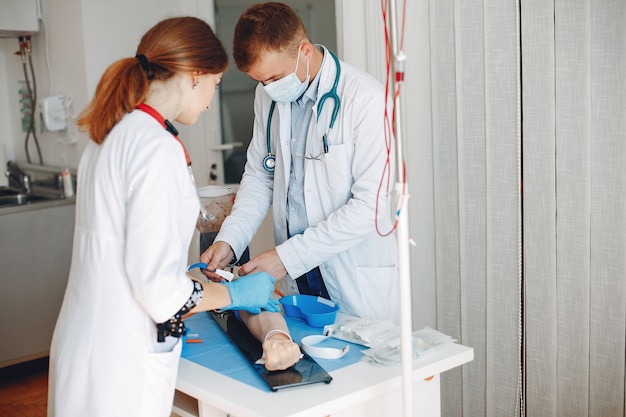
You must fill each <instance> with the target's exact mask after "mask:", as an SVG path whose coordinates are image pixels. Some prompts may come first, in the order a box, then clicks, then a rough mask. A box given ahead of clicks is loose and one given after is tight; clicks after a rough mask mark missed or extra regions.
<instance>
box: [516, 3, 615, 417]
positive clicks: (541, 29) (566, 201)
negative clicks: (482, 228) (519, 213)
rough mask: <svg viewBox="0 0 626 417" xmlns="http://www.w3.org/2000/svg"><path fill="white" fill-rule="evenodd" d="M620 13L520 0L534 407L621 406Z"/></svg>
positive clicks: (548, 410)
mask: <svg viewBox="0 0 626 417" xmlns="http://www.w3.org/2000/svg"><path fill="white" fill-rule="evenodd" d="M625 12H626V4H625V3H624V2H623V1H601V2H593V1H588V0H577V1H557V2H555V3H554V10H551V5H547V4H545V2H541V1H531V2H526V3H523V6H522V27H523V31H522V44H523V45H525V48H524V54H523V57H522V63H523V74H524V81H523V86H524V178H525V180H524V250H525V264H524V265H525V286H526V287H525V288H526V293H525V324H526V327H525V330H526V335H525V336H526V339H525V341H526V346H525V347H526V381H527V389H526V392H527V401H526V404H527V415H528V416H532V417H534V416H563V417H565V416H567V417H569V416H591V417H605V416H606V417H623V416H624V415H625V414H624V352H625V342H624V341H625V339H626V335H625V329H626V322H625V316H626V307H625V306H626V290H625V286H626V265H625V254H626V243H625V240H626V233H625V230H624V229H625V223H626V221H625V220H626V219H625V218H624V217H625V215H626V211H625V208H626V207H625V206H624V205H625V201H624V199H625V197H624V195H625V193H626V181H625V178H626V128H625V122H626V108H625V106H626V104H625V103H626V94H625V87H626V84H625V81H626V74H625V56H626V45H625V40H626V32H625V30H624V22H625V21H626V20H625V19H626V16H625ZM551 22H553V23H552V24H551ZM552 28H553V29H552ZM552 30H553V38H554V43H552V42H551V41H550V37H551V35H552V34H551V31H552ZM551 56H554V59H551ZM552 80H553V81H552ZM552 83H553V85H554V88H551V86H552ZM549 94H554V98H553V99H552V98H550V97H549ZM542 112H544V115H543V117H542ZM551 118H552V119H553V120H550V119H551ZM552 128H554V134H552V133H551V129H552ZM552 144H554V145H552ZM551 146H554V149H551Z"/></svg>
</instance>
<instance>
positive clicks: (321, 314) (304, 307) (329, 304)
mask: <svg viewBox="0 0 626 417" xmlns="http://www.w3.org/2000/svg"><path fill="white" fill-rule="evenodd" d="M278 301H279V302H280V304H281V305H282V306H283V310H284V311H285V314H286V315H287V316H289V317H296V318H300V319H304V320H306V322H307V324H308V325H309V326H311V327H324V326H326V325H329V324H333V323H334V322H335V318H336V317H337V311H339V305H338V304H337V303H335V302H333V301H330V300H328V299H326V298H323V297H317V296H314V295H304V294H294V295H287V296H285V297H283V298H281V299H280V300H278Z"/></svg>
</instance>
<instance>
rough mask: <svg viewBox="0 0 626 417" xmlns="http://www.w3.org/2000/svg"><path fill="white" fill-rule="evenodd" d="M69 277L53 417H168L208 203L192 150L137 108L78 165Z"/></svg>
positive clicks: (53, 358)
mask: <svg viewBox="0 0 626 417" xmlns="http://www.w3.org/2000/svg"><path fill="white" fill-rule="evenodd" d="M76 196H77V201H76V205H77V206H76V225H75V232H74V247H73V253H72V265H71V270H70V276H69V281H68V285H67V289H66V292H65V298H64V300H63V306H62V308H61V312H60V315H59V318H58V321H57V325H56V328H55V332H54V336H53V341H52V347H51V352H50V376H49V378H50V384H49V385H50V386H49V400H48V407H49V408H48V415H49V416H50V417H52V416H56V417H86V416H89V417H97V416H103V417H104V416H107V417H111V416H116V417H123V416H128V417H131V416H132V417H139V416H145V417H156V416H163V417H165V416H169V415H170V411H171V407H172V399H173V394H174V385H175V381H176V372H177V369H178V361H179V356H180V350H181V342H180V340H178V339H176V338H172V337H168V338H167V340H166V342H165V343H157V336H156V328H155V323H160V322H164V321H166V320H168V319H169V318H170V317H172V316H173V315H174V314H175V313H176V312H178V311H179V310H180V308H181V307H182V306H183V305H184V304H185V302H186V301H187V299H188V298H189V296H190V294H191V292H192V282H191V281H190V279H189V278H188V277H187V276H186V273H185V267H186V264H187V254H188V248H189V244H190V241H191V237H192V235H193V231H194V226H195V223H196V220H197V217H198V210H199V202H198V198H197V194H196V191H195V187H194V185H193V183H192V181H191V179H190V176H189V173H188V171H187V166H186V161H185V156H184V153H183V149H182V147H181V145H180V144H179V143H178V142H177V141H176V140H175V139H174V138H173V136H172V135H171V134H170V133H168V132H167V131H166V130H165V129H164V128H163V127H162V126H161V125H160V124H159V123H158V122H157V121H156V120H155V119H153V118H152V117H151V116H149V115H148V114H146V113H144V112H142V111H139V110H135V111H134V112H132V113H131V114H128V115H126V116H125V117H124V119H123V120H122V121H121V122H120V123H118V125H117V126H116V127H115V128H114V129H113V130H112V131H111V133H110V134H109V136H108V137H107V139H106V140H105V141H104V142H103V143H102V144H101V145H96V144H95V143H93V142H90V143H89V144H88V145H87V147H86V149H85V152H84V154H83V156H82V158H81V162H80V166H79V169H78V190H77V194H76Z"/></svg>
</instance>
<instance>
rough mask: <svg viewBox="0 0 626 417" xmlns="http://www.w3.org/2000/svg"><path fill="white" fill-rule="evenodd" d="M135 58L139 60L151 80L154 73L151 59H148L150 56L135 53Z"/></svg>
mask: <svg viewBox="0 0 626 417" xmlns="http://www.w3.org/2000/svg"><path fill="white" fill-rule="evenodd" d="M135 58H137V59H138V60H139V63H140V64H141V68H142V69H143V72H145V73H146V75H147V76H148V79H149V80H151V79H152V78H153V77H154V73H153V71H152V65H150V61H148V58H147V57H146V56H145V55H144V54H137V55H135Z"/></svg>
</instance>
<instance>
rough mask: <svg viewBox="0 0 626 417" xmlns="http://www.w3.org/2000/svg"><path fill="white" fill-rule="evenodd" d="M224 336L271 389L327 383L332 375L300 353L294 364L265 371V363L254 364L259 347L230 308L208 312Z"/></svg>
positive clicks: (258, 355)
mask: <svg viewBox="0 0 626 417" xmlns="http://www.w3.org/2000/svg"><path fill="white" fill-rule="evenodd" d="M209 315H210V316H211V317H212V318H213V320H215V321H216V322H217V324H218V325H219V326H220V328H221V329H222V330H223V331H224V333H226V335H227V336H228V338H229V339H230V340H231V341H232V342H233V344H234V345H235V346H237V348H238V349H239V350H240V351H241V352H242V353H243V355H244V356H245V357H246V359H247V360H248V361H249V362H250V366H252V367H253V368H254V370H255V371H256V372H257V373H258V374H259V376H260V377H261V378H262V379H263V381H265V383H266V384H267V386H268V387H269V388H270V389H271V390H272V391H274V392H275V391H278V390H279V389H284V388H290V387H299V386H302V385H310V384H315V383H318V382H324V383H326V384H330V382H331V381H332V379H333V378H332V377H331V376H330V375H329V374H328V372H326V371H325V370H324V368H322V367H321V366H320V365H319V364H318V363H317V362H315V360H314V359H313V358H312V357H311V356H309V355H308V354H306V353H304V352H303V354H304V356H303V357H302V359H300V361H298V362H297V363H296V364H295V365H293V366H291V367H290V368H287V369H285V370H282V371H268V370H267V369H266V368H265V366H263V365H259V364H256V361H257V360H258V359H259V358H260V357H261V356H262V355H263V347H262V344H261V342H260V341H259V340H257V339H256V338H255V337H254V336H253V335H252V333H250V331H249V330H248V328H247V327H246V325H245V324H244V323H243V322H242V321H241V320H239V319H238V318H237V317H235V314H234V313H233V312H232V311H225V312H224V311H222V312H209Z"/></svg>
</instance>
